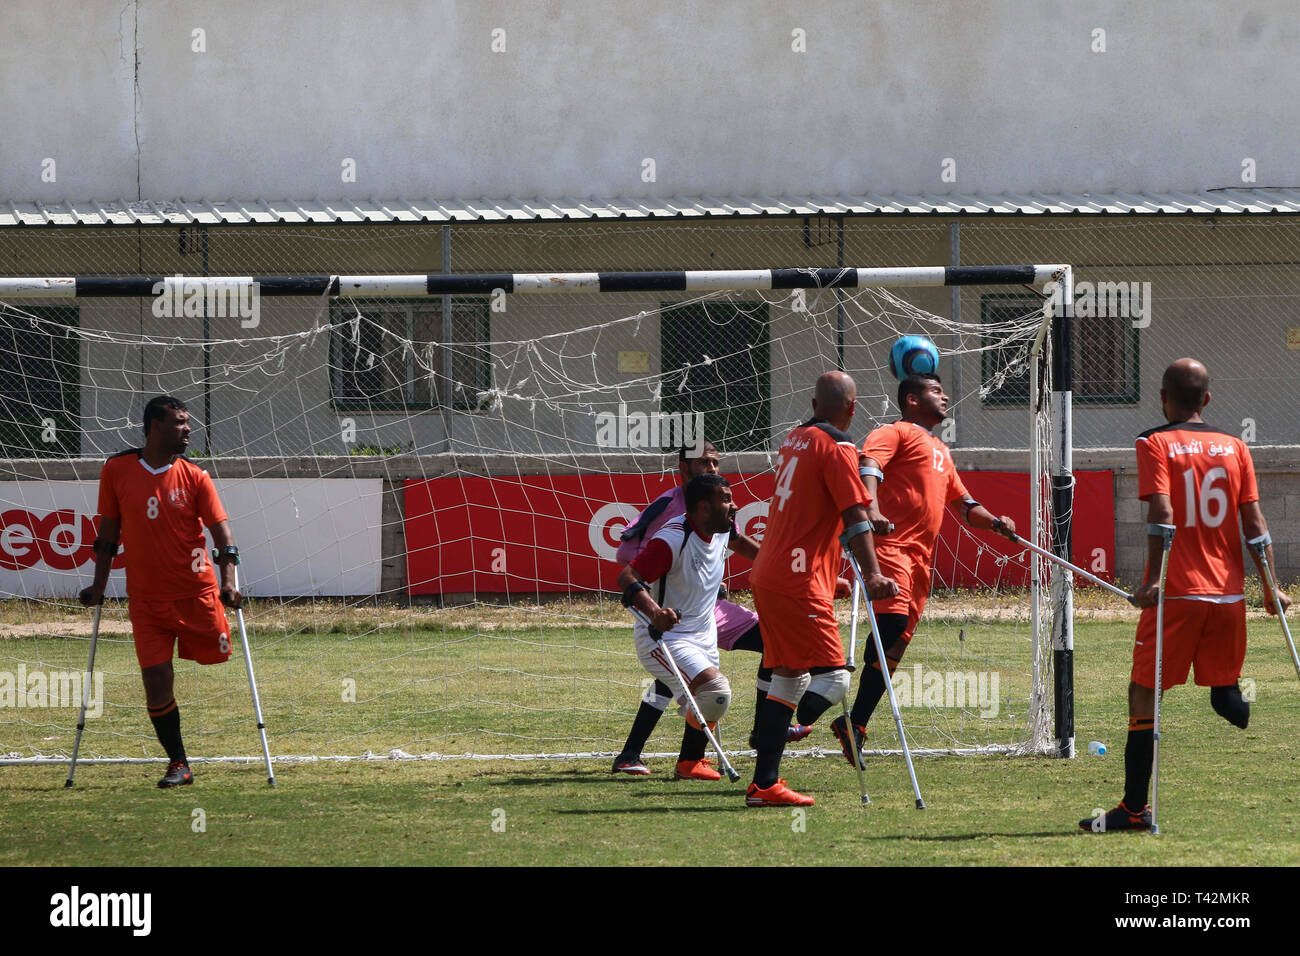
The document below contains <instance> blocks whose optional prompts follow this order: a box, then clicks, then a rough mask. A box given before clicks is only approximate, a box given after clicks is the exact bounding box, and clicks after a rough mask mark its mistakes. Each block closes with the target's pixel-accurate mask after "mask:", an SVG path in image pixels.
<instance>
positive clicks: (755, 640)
mask: <svg viewBox="0 0 1300 956" xmlns="http://www.w3.org/2000/svg"><path fill="white" fill-rule="evenodd" d="M731 650H733V651H753V652H754V653H756V654H760V655H761V654H762V653H763V634H762V630H761V625H759V624H755V625H754V626H753V627H751V628H750V629H749V630H748V631H746V632H745V633H744V634H742V635H741V636H740V637H738V638H737V639H736V640H735V641H734V642H733V643H732V644H731ZM771 687H772V668H770V667H763V666H761V665H760V666H759V668H758V676H757V677H756V678H755V680H754V726H753V728H752V729H751V730H750V732H749V746H750V747H752V748H754V749H755V750H757V749H758V710H759V707H761V706H762V704H763V701H764V700H765V699H766V698H767V692H768V691H769V690H770V689H771ZM810 733H812V728H811V727H805V726H803V723H802V722H794V723H791V724H790V725H789V728H788V729H787V730H786V738H785V739H786V742H787V743H794V742H795V741H797V740H803V739H804V738H805V737H807V736H808V735H809V734H810Z"/></svg>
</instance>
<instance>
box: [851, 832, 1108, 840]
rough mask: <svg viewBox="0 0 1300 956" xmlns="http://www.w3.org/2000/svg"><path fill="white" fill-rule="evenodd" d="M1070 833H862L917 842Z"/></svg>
mask: <svg viewBox="0 0 1300 956" xmlns="http://www.w3.org/2000/svg"><path fill="white" fill-rule="evenodd" d="M1077 832H1079V833H1082V832H1083V831H1082V830H1080V831H1077ZM1070 835H1072V831H1070V830H1067V829H1062V830H1040V831H1039V832H1037V833H1023V832H1020V833H992V832H984V833H949V834H943V835H933V836H926V835H921V834H915V835H913V834H908V833H885V834H881V835H879V836H872V835H871V834H866V833H864V834H863V837H864V838H865V839H867V840H916V841H917V842H919V843H958V842H961V841H964V840H985V839H988V838H990V837H1007V838H1009V839H1019V838H1025V837H1060V836H1070Z"/></svg>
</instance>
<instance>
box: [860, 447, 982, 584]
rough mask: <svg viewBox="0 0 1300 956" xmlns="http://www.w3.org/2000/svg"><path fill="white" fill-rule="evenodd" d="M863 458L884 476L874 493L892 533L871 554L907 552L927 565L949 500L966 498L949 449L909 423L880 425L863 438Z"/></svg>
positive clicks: (881, 539)
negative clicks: (892, 528)
mask: <svg viewBox="0 0 1300 956" xmlns="http://www.w3.org/2000/svg"><path fill="white" fill-rule="evenodd" d="M862 454H863V455H865V456H866V457H867V458H874V459H875V460H876V461H877V462H878V463H879V464H880V470H881V471H883V472H884V473H885V479H884V481H882V482H880V484H879V485H878V486H877V488H876V497H877V504H878V506H879V508H880V513H881V514H882V515H884V516H885V517H886V518H888V519H889V520H890V521H892V522H893V523H894V530H893V531H891V532H890V533H889V534H888V535H887V536H884V537H881V538H879V539H878V540H877V541H876V551H877V553H879V552H880V551H883V550H888V551H895V550H901V551H907V552H909V553H910V554H911V555H913V556H915V558H916V559H919V560H923V561H925V562H926V563H927V565H928V564H929V562H930V559H931V556H932V555H933V554H934V542H935V540H936V539H937V538H938V537H939V529H940V528H941V527H942V526H943V509H944V506H945V505H946V504H947V503H948V502H950V501H956V500H958V499H960V498H968V497H970V495H969V494H968V492H967V491H966V486H965V485H964V484H962V481H961V478H960V477H959V476H958V474H957V468H956V466H955V465H953V463H952V454H951V453H950V452H949V451H948V446H947V445H945V444H944V443H943V442H941V441H940V440H939V439H938V438H936V437H935V436H934V435H932V434H930V432H928V431H927V430H926V429H924V428H922V427H921V426H920V425H917V424H914V423H913V422H893V423H892V424H889V425H882V426H881V427H879V428H877V429H876V430H875V431H873V432H872V433H871V434H870V435H868V436H867V440H866V441H865V442H863V444H862Z"/></svg>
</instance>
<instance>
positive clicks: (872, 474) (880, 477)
mask: <svg viewBox="0 0 1300 956" xmlns="http://www.w3.org/2000/svg"><path fill="white" fill-rule="evenodd" d="M858 474H859V475H861V476H862V477H863V478H874V479H876V481H884V480H885V473H884V472H883V471H881V470H880V469H879V468H871V467H869V466H867V465H864V466H863V467H861V468H859V469H858Z"/></svg>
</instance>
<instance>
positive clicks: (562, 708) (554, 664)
mask: <svg viewBox="0 0 1300 956" xmlns="http://www.w3.org/2000/svg"><path fill="white" fill-rule="evenodd" d="M1067 279H1068V269H1066V268H1065V267H1062V266H1037V267H1035V266H1019V267H982V268H980V267H970V268H965V269H951V268H950V269H944V268H925V269H901V268H900V269H888V270H887V269H862V270H858V269H846V270H828V269H822V270H796V269H791V270H773V271H770V272H769V271H752V272H713V273H617V274H613V273H601V274H596V273H590V274H547V275H488V276H455V275H440V276H439V275H434V276H423V275H421V276H354V277H347V276H317V277H298V278H294V277H275V278H262V279H256V280H252V279H232V280H223V279H183V278H180V277H172V278H167V279H162V278H130V279H104V278H101V279H0V457H2V458H3V461H2V462H0V469H2V470H3V472H2V474H0V479H2V480H0V499H3V500H2V501H0V590H2V594H3V598H4V601H3V604H2V605H0V607H2V609H3V610H2V613H3V618H2V620H0V758H3V759H4V761H5V762H37V761H62V760H65V759H66V758H67V756H68V754H69V753H70V752H71V748H72V742H73V738H74V736H75V732H76V731H75V727H76V722H77V714H78V704H79V703H80V700H81V694H82V689H83V682H84V684H85V686H86V688H87V690H88V695H89V701H90V707H89V710H88V715H87V720H86V724H85V736H84V740H83V742H82V749H81V754H82V757H83V759H84V760H86V761H90V762H93V761H126V760H155V759H160V758H161V750H160V747H159V746H158V744H157V741H156V740H155V739H154V737H153V733H152V729H151V726H150V724H149V721H148V718H147V715H146V712H145V708H144V699H143V693H142V689H141V685H140V676H139V670H138V667H137V665H136V661H135V656H134V650H133V647H132V643H131V637H130V624H129V620H128V617H127V604H126V601H125V599H124V595H125V581H124V579H123V573H122V571H121V570H115V571H114V573H113V575H112V578H111V581H110V590H109V600H108V601H107V602H106V605H105V608H104V611H103V617H102V624H101V627H100V631H99V641H98V653H97V656H96V659H95V670H94V673H93V674H91V675H86V674H85V673H84V671H85V669H86V663H87V657H88V651H89V638H90V620H91V615H90V613H89V612H88V611H87V610H85V609H83V608H81V607H80V606H79V605H78V604H77V602H76V599H75V595H76V594H77V592H78V591H79V589H80V588H82V587H85V586H86V585H87V584H89V583H90V579H91V576H92V569H93V559H92V555H91V550H90V547H91V542H92V541H93V539H94V536H95V525H94V521H95V514H96V510H97V509H96V485H97V479H98V475H99V469H100V467H101V465H102V462H103V459H104V458H105V457H106V456H108V455H110V454H113V453H115V452H117V451H120V450H123V449H125V448H128V447H132V446H138V445H140V444H142V441H143V438H142V432H141V429H140V415H141V411H142V408H143V406H144V404H145V402H146V401H147V400H148V399H149V398H150V397H152V396H154V395H157V394H164V393H166V394H172V395H175V396H177V397H179V398H181V399H182V400H183V401H184V402H186V403H187V405H188V407H189V410H190V413H191V418H192V423H193V424H194V425H195V429H194V434H193V436H192V439H191V452H190V456H191V457H192V458H194V459H195V460H196V461H197V462H198V463H199V464H200V465H201V466H202V467H203V468H205V469H206V470H208V471H209V472H210V473H211V474H212V475H213V477H214V479H215V481H216V485H217V489H218V492H219V494H220V496H221V498H222V501H223V504H224V505H225V507H226V510H227V511H228V512H229V513H230V517H231V524H232V528H233V531H234V534H235V538H236V541H237V542H238V544H239V545H240V549H241V552H242V555H243V559H242V560H243V564H242V566H241V568H240V574H241V587H242V590H243V591H244V593H245V595H246V597H247V604H246V608H245V611H246V613H245V619H246V621H247V629H248V639H249V641H250V643H251V647H252V656H253V660H254V663H255V666H256V671H257V678H258V687H259V691H260V694H261V701H262V707H263V710H264V712H265V720H266V725H267V732H268V735H269V737H270V745H271V751H272V753H273V755H274V756H275V758H276V759H277V760H278V761H290V760H323V759H339V760H352V759H394V758H397V759H406V758H410V759H440V758H466V757H486V758H508V757H520V758H523V757H545V756H551V757H559V756H564V757H593V758H594V757H598V756H605V757H608V756H612V755H613V754H614V753H617V752H618V750H619V749H620V747H621V745H622V743H623V739H624V737H625V736H626V734H627V732H628V729H629V727H630V723H631V719H632V716H633V714H634V713H635V711H636V709H637V706H638V702H639V698H640V695H641V693H642V691H643V689H644V687H645V685H646V682H647V680H648V678H647V676H646V674H645V673H644V671H643V670H642V669H641V667H640V665H639V664H638V662H637V659H636V656H635V653H634V650H633V644H632V639H631V619H630V616H629V615H628V614H627V612H625V611H624V610H623V609H622V608H621V606H620V605H619V602H618V599H617V595H616V594H613V593H612V592H613V590H614V580H615V577H616V576H617V572H618V569H619V566H618V565H617V564H616V563H615V561H614V551H615V547H616V545H617V538H618V533H619V531H621V529H622V528H623V526H624V525H625V524H626V523H628V522H629V521H630V520H631V519H632V518H633V517H634V516H635V515H636V514H637V512H638V511H639V510H640V509H642V508H643V507H645V505H646V504H647V503H649V502H650V501H651V500H653V499H654V498H655V497H656V496H657V495H659V494H660V493H662V492H663V491H665V490H667V489H669V488H671V487H672V486H673V485H674V484H675V483H676V482H677V481H678V480H679V479H678V475H677V467H676V464H677V457H676V454H675V453H674V451H673V450H674V449H675V448H676V447H678V446H680V445H683V444H685V445H693V444H695V443H698V442H699V441H701V440H703V439H707V440H709V441H710V442H712V443H713V444H714V445H715V446H716V447H717V449H718V450H719V453H720V455H721V459H722V470H723V472H724V474H726V475H728V476H729V477H730V480H731V482H732V485H733V492H734V495H735V498H736V502H737V505H738V507H739V516H738V523H739V525H740V526H741V529H742V530H744V531H746V532H748V533H750V534H751V535H753V536H755V537H756V538H759V537H761V533H762V529H763V523H764V519H765V515H766V508H767V501H768V499H769V498H770V496H771V493H772V484H773V476H772V474H771V468H772V465H773V463H774V461H775V449H776V448H777V446H778V445H779V443H780V440H781V438H782V437H783V436H784V434H785V433H786V432H787V431H788V430H789V429H790V428H791V427H793V426H794V425H796V424H798V423H800V422H801V421H803V420H805V419H806V418H807V417H808V409H809V400H810V397H811V386H812V383H813V382H814V380H815V379H816V377H817V375H818V374H820V373H821V372H822V371H824V370H826V369H827V368H834V367H842V368H844V369H845V370H846V371H848V372H849V373H850V374H851V375H852V376H853V377H854V379H855V380H856V382H857V385H858V400H859V405H858V414H857V417H856V418H855V420H854V423H853V426H852V428H851V433H852V435H853V437H854V439H855V440H856V441H858V442H859V443H860V442H861V441H862V439H863V438H864V437H865V435H866V433H867V431H869V430H870V429H871V428H873V427H875V426H876V425H878V424H882V423H884V422H887V421H891V420H894V419H895V418H897V412H896V408H895V397H894V393H895V389H896V387H897V382H896V381H895V380H894V378H893V377H892V376H891V374H890V373H889V371H888V368H887V362H888V352H889V347H890V345H891V344H892V342H893V341H894V340H895V339H896V338H897V337H898V336H899V335H902V334H908V333H914V334H921V335H925V336H928V337H929V338H931V339H932V340H933V341H935V342H936V343H937V344H938V346H939V348H940V352H941V355H942V362H941V369H940V371H941V373H942V374H943V375H944V381H945V387H946V389H947V390H948V392H949V394H950V396H951V398H952V405H953V407H954V409H955V411H956V412H957V416H958V421H959V422H961V421H963V420H965V419H963V418H962V413H963V410H968V411H969V412H970V414H971V416H972V418H973V417H974V416H976V415H979V416H982V417H983V420H984V421H985V422H986V425H985V432H984V433H985V434H995V435H997V441H996V444H997V446H998V447H999V448H1001V449H1003V452H1002V453H1001V455H999V456H995V458H994V460H995V461H996V462H999V463H1000V464H999V465H998V467H996V468H994V469H991V470H990V469H989V468H988V467H987V465H986V466H985V467H984V469H983V470H981V471H971V472H968V473H966V474H965V475H964V477H965V478H966V481H967V485H968V486H969V487H970V488H971V491H972V494H973V495H974V497H976V498H978V499H979V500H980V501H982V502H983V503H985V504H986V506H988V507H990V509H991V510H995V511H997V512H998V513H1007V514H1010V515H1012V516H1013V517H1015V519H1016V521H1017V524H1018V527H1020V528H1021V530H1022V531H1025V530H1028V533H1027V534H1026V535H1025V536H1026V537H1027V538H1030V539H1031V540H1034V541H1036V542H1037V543H1038V544H1040V546H1043V547H1048V546H1050V541H1049V534H1050V527H1051V518H1052V513H1051V511H1052V508H1051V495H1050V493H1049V492H1048V488H1049V483H1048V476H1049V475H1050V473H1051V471H1052V468H1053V461H1054V456H1055V454H1056V452H1055V450H1054V449H1056V448H1057V447H1058V444H1057V443H1058V441H1059V435H1058V432H1057V431H1055V430H1054V423H1053V418H1052V415H1051V414H1050V409H1051V402H1049V401H1048V395H1049V392H1050V387H1051V385H1050V381H1048V378H1047V370H1048V369H1049V367H1050V362H1049V361H1048V360H1047V359H1048V356H1047V350H1048V347H1049V344H1050V338H1049V337H1048V336H1046V335H1045V332H1046V330H1047V328H1048V324H1049V320H1050V314H1049V309H1048V307H1047V303H1048V302H1050V299H1049V298H1046V297H1045V296H1044V294H1043V293H1044V289H1045V288H1046V287H1047V284H1050V283H1052V282H1059V281H1067ZM952 286H961V287H962V288H963V289H984V290H985V291H988V290H989V289H999V288H1011V290H1012V291H1014V292H1015V293H1016V294H1015V295H1007V296H1006V297H1005V300H1000V301H1001V303H1002V304H1001V305H1000V306H999V308H998V309H997V310H996V311H992V312H991V311H989V310H987V309H986V310H982V314H979V315H977V316H973V317H966V318H964V319H963V320H959V319H956V318H954V317H953V316H952V314H951V311H952V310H950V309H949V308H948V303H949V301H950V299H949V296H950V289H949V288H947V287H952ZM1018 287H1027V288H1018ZM540 292H545V293H547V294H545V295H533V294H529V293H540ZM972 311H975V310H972ZM971 358H977V359H978V363H979V366H980V368H981V369H983V370H984V373H985V374H982V375H980V376H979V377H978V380H977V381H975V382H971V381H970V377H969V376H968V377H967V378H966V379H965V380H963V379H962V378H961V376H960V374H958V372H959V369H960V368H961V367H962V365H961V364H958V362H959V361H961V362H963V363H964V364H966V365H968V364H969V362H967V361H966V360H967V359H971ZM938 433H939V434H940V436H941V437H943V438H945V439H946V440H948V441H950V442H952V441H953V440H954V438H955V437H956V436H955V435H954V434H953V432H952V430H951V423H945V424H944V425H942V426H940V429H939V430H938ZM967 445H969V442H967V443H966V444H965V445H962V447H963V448H964V447H966V446H967ZM957 460H958V464H959V465H960V464H961V461H962V459H961V455H960V453H959V454H958V456H957ZM125 546H126V547H130V542H125ZM122 562H123V559H122V557H121V556H119V558H118V561H117V567H118V568H120V566H121V564H122ZM747 570H748V566H747V565H746V563H745V562H743V561H742V560H740V559H739V558H736V557H732V558H731V559H730V563H729V570H728V584H729V586H730V587H731V588H732V589H733V599H734V600H736V601H737V602H739V603H741V604H745V605H750V604H751V602H750V601H749V597H748V594H747ZM1050 577H1051V575H1050V570H1049V568H1047V567H1044V566H1043V565H1042V563H1041V562H1040V561H1039V560H1038V559H1035V558H1034V557H1033V555H1032V554H1030V553H1028V552H1026V551H1018V550H1016V549H1014V548H1011V547H1010V546H1009V545H1008V544H1007V542H1006V541H1005V540H1003V539H1001V538H998V537H996V536H992V535H989V534H986V533H983V532H973V531H971V530H970V529H968V528H966V527H965V526H963V525H961V524H960V522H958V521H957V519H956V516H955V515H954V514H951V513H949V514H948V515H947V517H946V519H945V528H944V532H943V534H942V536H941V540H940V544H939V547H938V550H937V552H936V556H935V566H934V573H933V589H932V595H931V598H930V603H929V605H928V607H927V609H926V613H925V616H924V617H923V618H922V621H921V624H920V627H919V629H918V631H917V634H916V637H915V639H914V640H913V642H912V645H911V647H910V649H909V651H908V653H907V656H906V657H905V659H904V661H903V664H902V666H901V667H900V669H899V671H898V673H897V674H896V675H895V678H894V684H895V688H896V690H897V693H898V697H899V702H900V705H901V707H902V714H903V721H904V725H905V726H906V728H907V731H908V734H909V738H910V742H911V745H912V747H913V748H914V750H915V751H917V752H922V753H924V752H927V751H932V752H945V753H949V752H1022V753H1028V752H1040V753H1046V752H1051V751H1053V750H1054V748H1055V747H1056V741H1055V739H1054V736H1053V726H1052V719H1053V717H1052V715H1053V688H1052V668H1053V663H1052V662H1053V635H1052V622H1053V614H1054V611H1059V610H1060V603H1061V602H1060V599H1059V598H1054V597H1053V595H1052V592H1051V590H1050V589H1049V587H1048V583H1049V580H1050ZM839 604H840V605H842V607H841V608H840V612H841V620H842V622H843V625H844V627H843V630H844V634H845V638H846V644H847V635H848V616H849V602H848V601H847V600H845V601H841V602H839ZM231 622H232V627H233V625H234V616H233V615H231ZM231 636H232V639H235V640H237V639H238V636H237V634H233V633H232V635H231ZM866 641H867V630H866V627H865V625H864V626H863V628H862V629H861V630H860V632H859V648H860V649H865V647H866ZM1059 643H1060V638H1059V635H1058V644H1059ZM860 654H861V651H860V652H859V659H860ZM238 656H239V654H238V652H237V653H236V655H235V657H234V658H232V660H231V662H229V663H228V664H225V665H219V666H210V667H200V666H197V665H194V664H192V663H190V662H187V661H180V660H178V661H177V664H176V668H177V669H176V698H177V700H178V702H179V704H180V709H181V719H182V731H183V733H184V735H185V739H186V745H187V749H188V750H189V752H190V753H191V754H192V755H193V756H194V758H195V759H196V760H204V759H211V760H236V761H253V762H257V761H260V759H261V758H260V751H259V743H258V738H257V731H256V729H255V726H254V720H253V710H252V703H251V699H250V695H249V689H248V682H247V678H246V675H245V672H244V668H243V666H242V664H241V663H240V662H239V661H238V660H237V658H238ZM722 662H723V669H724V671H725V672H726V673H727V674H728V676H729V678H730V680H731V683H732V686H733V688H735V690H736V697H735V700H734V702H733V705H732V710H731V713H730V715H729V717H728V720H727V722H726V723H727V726H726V727H724V731H723V737H724V743H726V744H727V745H728V747H729V749H731V748H735V749H738V750H742V751H743V750H744V749H746V747H747V744H746V743H745V738H746V737H747V736H748V731H749V725H750V721H751V719H752V712H753V704H754V699H753V693H754V683H755V672H756V670H757V668H758V663H759V661H758V657H757V656H756V655H755V654H752V653H747V652H743V651H736V652H731V653H724V654H723V655H722ZM680 733H681V722H680V720H679V719H678V718H676V717H675V716H669V717H668V718H666V719H664V720H663V721H661V723H660V725H659V728H658V730H657V732H656V736H655V737H653V738H652V739H651V741H650V745H649V747H648V748H647V756H649V755H650V753H651V752H653V753H661V754H665V755H667V754H673V753H675V752H676V745H677V740H678V738H679V737H680ZM836 746H837V745H836V744H835V742H834V739H833V737H831V735H830V732H829V719H827V726H824V727H820V728H818V730H817V733H816V734H815V735H814V736H813V737H811V738H809V739H808V740H807V741H806V742H804V743H803V744H801V745H798V747H797V748H794V749H796V750H798V751H800V752H803V753H810V754H816V753H820V752H826V751H828V750H835V749H836ZM869 746H871V747H872V748H879V749H882V750H892V749H894V748H896V747H897V741H896V740H895V739H894V733H893V729H892V724H890V722H888V721H884V720H879V719H877V720H876V721H874V722H873V726H872V728H871V735H870V738H869Z"/></svg>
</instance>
